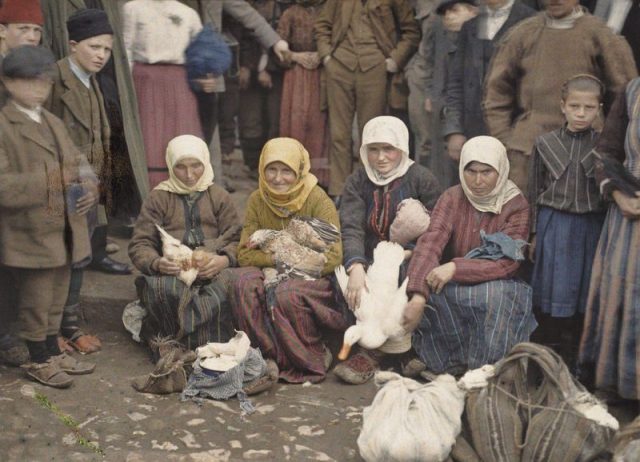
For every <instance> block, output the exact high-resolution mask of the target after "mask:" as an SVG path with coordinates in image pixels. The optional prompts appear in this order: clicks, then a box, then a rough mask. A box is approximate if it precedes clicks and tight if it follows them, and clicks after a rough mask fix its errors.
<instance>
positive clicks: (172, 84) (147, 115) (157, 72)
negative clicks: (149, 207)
mask: <svg viewBox="0 0 640 462" xmlns="http://www.w3.org/2000/svg"><path fill="white" fill-rule="evenodd" d="M133 83H134V86H135V89H136V96H137V100H138V113H139V114H140V125H141V127H142V139H143V140H144V150H145V153H146V157H147V169H148V171H149V187H150V189H153V188H154V187H155V186H156V185H157V184H158V183H160V182H161V181H164V180H166V179H167V178H169V173H168V169H167V164H166V161H165V153H166V150H167V144H169V141H171V139H173V138H175V137H176V136H178V135H195V136H198V137H200V138H202V136H203V135H202V127H201V125H200V119H199V118H198V106H197V101H196V97H195V95H194V94H193V92H192V91H191V89H190V88H189V84H188V83H187V72H186V71H185V68H184V66H180V65H176V64H143V63H135V64H134V66H133Z"/></svg>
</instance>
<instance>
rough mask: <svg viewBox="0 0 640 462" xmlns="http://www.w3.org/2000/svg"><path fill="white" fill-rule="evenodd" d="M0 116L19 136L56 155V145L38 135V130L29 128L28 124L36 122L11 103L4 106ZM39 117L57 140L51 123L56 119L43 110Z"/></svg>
mask: <svg viewBox="0 0 640 462" xmlns="http://www.w3.org/2000/svg"><path fill="white" fill-rule="evenodd" d="M2 114H4V116H5V117H6V118H7V120H8V121H9V123H10V124H11V125H14V126H15V127H16V130H17V131H19V133H20V135H21V136H24V137H25V138H28V139H30V140H31V141H33V142H34V143H36V144H38V145H39V146H41V147H43V148H44V149H46V150H47V151H49V152H51V153H53V154H56V155H57V153H58V147H57V145H56V143H53V144H52V143H50V142H49V141H48V140H47V139H45V138H44V137H43V136H42V135H41V134H40V131H39V130H34V129H33V128H32V126H31V127H30V126H29V125H30V124H34V123H37V122H34V121H32V120H31V119H30V118H29V116H28V115H27V114H25V113H23V112H21V111H20V110H19V109H18V108H17V107H16V106H15V105H14V104H13V103H9V104H6V105H5V106H4V108H3V109H2ZM40 115H41V117H42V122H44V123H47V124H48V125H49V127H51V130H52V131H53V134H54V136H55V137H56V139H57V138H58V134H57V133H56V131H55V129H54V125H55V123H52V122H54V120H55V119H56V117H55V116H54V115H53V114H51V113H50V112H49V111H47V110H46V109H43V110H42V113H41V114H40ZM26 124H28V125H26Z"/></svg>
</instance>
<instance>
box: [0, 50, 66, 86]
mask: <svg viewBox="0 0 640 462" xmlns="http://www.w3.org/2000/svg"><path fill="white" fill-rule="evenodd" d="M55 62H56V60H55V58H54V57H53V55H52V54H51V52H50V51H49V50H47V49H46V48H44V47H36V46H33V45H25V46H22V47H18V48H14V49H13V50H11V51H9V53H8V54H7V56H5V57H4V59H3V60H2V76H3V77H7V78H10V79H35V78H38V77H40V76H42V75H51V74H52V73H53V66H54V64H55Z"/></svg>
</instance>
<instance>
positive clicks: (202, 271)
mask: <svg viewBox="0 0 640 462" xmlns="http://www.w3.org/2000/svg"><path fill="white" fill-rule="evenodd" d="M228 267H229V257H227V256H226V255H212V256H211V258H209V259H208V261H207V262H206V263H205V264H204V265H202V266H200V267H199V269H198V278H199V279H211V278H213V277H214V276H215V275H217V274H218V273H219V272H220V271H222V270H223V269H225V268H228Z"/></svg>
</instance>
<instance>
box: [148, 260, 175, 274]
mask: <svg viewBox="0 0 640 462" xmlns="http://www.w3.org/2000/svg"><path fill="white" fill-rule="evenodd" d="M151 269H152V270H154V271H156V272H158V273H160V274H167V275H169V276H177V275H178V274H180V271H181V270H182V268H181V267H180V265H178V264H177V263H175V262H172V261H171V260H169V259H168V258H166V257H160V258H158V259H157V260H154V261H153V263H152V264H151Z"/></svg>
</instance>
